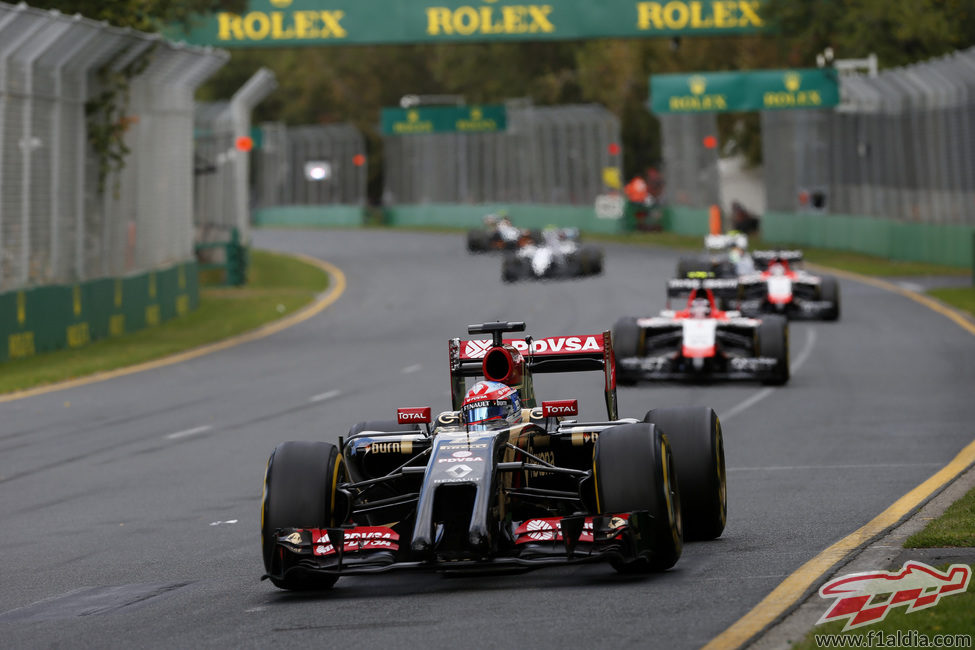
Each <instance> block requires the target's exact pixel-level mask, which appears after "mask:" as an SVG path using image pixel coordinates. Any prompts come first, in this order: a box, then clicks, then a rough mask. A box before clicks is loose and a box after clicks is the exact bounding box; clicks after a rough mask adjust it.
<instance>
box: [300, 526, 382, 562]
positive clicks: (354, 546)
mask: <svg viewBox="0 0 975 650" xmlns="http://www.w3.org/2000/svg"><path fill="white" fill-rule="evenodd" d="M309 532H311V541H312V551H313V552H314V554H315V555H334V554H335V546H334V545H333V544H332V541H331V540H330V539H329V537H328V531H327V530H324V529H318V528H313V529H310V530H309ZM376 550H384V551H398V550H399V533H397V532H396V531H395V530H393V529H392V528H387V527H385V526H356V527H355V528H351V529H347V530H346V531H345V534H344V536H343V552H345V553H355V552H358V551H376Z"/></svg>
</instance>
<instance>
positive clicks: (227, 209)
mask: <svg viewBox="0 0 975 650" xmlns="http://www.w3.org/2000/svg"><path fill="white" fill-rule="evenodd" d="M276 87H277V80H276V79H275V77H274V73H273V72H271V71H270V70H268V69H267V68H261V69H259V70H258V71H257V72H255V73H254V74H253V75H252V76H251V78H250V79H248V80H247V81H246V82H245V83H244V85H243V86H241V87H240V89H239V90H237V92H235V93H234V96H233V97H232V98H231V99H230V100H229V101H225V102H211V103H200V104H197V107H196V114H195V128H194V151H193V178H194V187H193V225H194V227H195V230H196V232H195V239H196V242H197V243H207V242H214V241H226V240H227V238H228V236H229V233H230V231H231V230H232V229H234V228H236V229H237V232H238V235H239V237H240V238H241V240H242V241H243V242H247V241H249V239H250V237H249V232H250V208H251V203H252V197H251V191H250V176H251V174H250V162H251V155H252V154H251V149H250V148H248V144H251V145H253V144H255V143H254V142H253V139H252V130H251V112H252V111H253V109H254V107H255V106H257V104H259V103H260V102H261V101H262V100H263V99H264V98H265V97H267V96H268V95H269V94H270V93H271V92H272V91H273V90H274V89H275V88H276ZM258 140H260V139H259V138H258ZM256 144H257V145H258V146H259V147H260V142H257V143H256Z"/></svg>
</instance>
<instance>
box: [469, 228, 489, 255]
mask: <svg viewBox="0 0 975 650" xmlns="http://www.w3.org/2000/svg"><path fill="white" fill-rule="evenodd" d="M489 247H490V237H489V236H488V233H487V232H485V231H484V230H479V229H477V228H472V229H470V230H468V231H467V250H468V251H470V252H471V253H483V252H484V251H486V250H487V249H488V248H489Z"/></svg>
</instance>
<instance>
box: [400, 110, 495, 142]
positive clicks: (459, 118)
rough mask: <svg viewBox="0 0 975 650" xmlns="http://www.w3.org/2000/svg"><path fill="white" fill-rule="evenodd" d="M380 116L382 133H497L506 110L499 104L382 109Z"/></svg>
mask: <svg viewBox="0 0 975 650" xmlns="http://www.w3.org/2000/svg"><path fill="white" fill-rule="evenodd" d="M381 117H382V132H383V134H384V135H426V134H429V133H496V132H498V131H504V130H505V129H506V128H507V127H508V113H507V110H506V109H505V107H504V106H503V105H501V104H493V105H488V106H420V107H417V108H384V109H383V110H382V116H381Z"/></svg>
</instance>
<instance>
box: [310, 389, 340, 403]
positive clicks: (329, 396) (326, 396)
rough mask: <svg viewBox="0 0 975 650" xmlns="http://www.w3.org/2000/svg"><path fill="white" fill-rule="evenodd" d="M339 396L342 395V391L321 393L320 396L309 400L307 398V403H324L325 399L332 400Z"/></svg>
mask: <svg viewBox="0 0 975 650" xmlns="http://www.w3.org/2000/svg"><path fill="white" fill-rule="evenodd" d="M341 394H342V391H340V390H330V391H326V392H324V393H321V394H320V395H315V396H314V397H310V398H308V401H309V402H324V401H325V400H327V399H332V398H333V397H338V396H339V395H341Z"/></svg>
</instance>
